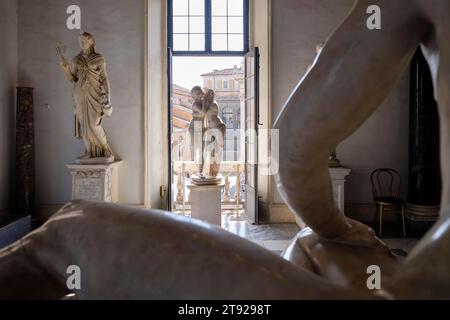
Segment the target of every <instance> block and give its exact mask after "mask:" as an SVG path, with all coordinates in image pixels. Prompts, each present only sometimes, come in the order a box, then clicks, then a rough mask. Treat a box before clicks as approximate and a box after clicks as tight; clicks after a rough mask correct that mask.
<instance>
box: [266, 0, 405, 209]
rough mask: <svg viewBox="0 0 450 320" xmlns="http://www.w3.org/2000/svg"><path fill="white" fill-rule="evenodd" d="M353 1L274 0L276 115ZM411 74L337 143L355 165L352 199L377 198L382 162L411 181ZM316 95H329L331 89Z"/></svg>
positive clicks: (344, 159)
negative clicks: (374, 181) (374, 179)
mask: <svg viewBox="0 0 450 320" xmlns="http://www.w3.org/2000/svg"><path fill="white" fill-rule="evenodd" d="M353 2H354V1H353V0H275V1H272V32H273V37H272V41H273V49H272V112H273V113H272V119H276V117H277V115H278V113H279V112H280V110H281V108H282V106H283V105H284V103H285V102H286V100H287V98H288V96H289V94H290V93H291V91H292V90H293V89H294V87H295V85H296V84H297V83H298V81H299V80H300V79H301V78H302V76H303V75H304V73H305V72H306V70H307V69H308V66H309V65H310V64H311V63H312V62H313V59H314V57H315V54H316V53H315V48H316V44H317V43H319V42H323V41H325V40H326V39H327V37H328V35H329V34H330V33H331V32H332V31H333V30H334V29H335V28H336V27H337V26H338V24H339V23H340V22H341V21H342V20H343V19H344V18H345V17H346V15H347V13H348V12H349V10H350V9H351V7H352V5H353ZM408 79H409V76H408V75H405V76H404V78H403V79H402V80H401V82H400V83H399V85H398V86H397V88H396V89H395V90H394V91H393V92H392V93H391V95H390V96H389V97H388V98H387V99H386V101H385V102H384V103H383V105H382V106H381V107H380V108H379V110H378V111H377V112H375V114H374V115H373V116H372V117H371V118H370V119H369V120H368V121H367V122H366V123H365V124H364V125H363V126H362V127H361V128H360V129H359V130H358V131H357V132H356V133H355V134H354V135H353V136H351V137H350V138H349V139H347V140H346V141H345V142H344V143H342V145H341V146H340V147H339V148H338V157H339V158H340V160H341V161H342V163H343V165H345V166H347V167H349V168H351V169H353V172H352V174H351V176H350V177H349V179H348V183H347V193H346V202H348V203H370V202H372V194H371V187H370V182H369V174H370V172H371V171H372V170H373V169H376V168H378V167H392V168H396V169H398V170H400V172H401V173H402V176H403V178H404V180H405V183H404V186H406V185H407V184H406V182H407V181H406V178H407V172H408V171H407V169H408V122H409V120H408V108H409V107H408V104H409V80H408ZM317 94H321V95H323V96H324V99H326V92H318V93H317ZM349 94H351V93H349ZM330 103H333V102H332V101H330ZM293 174H295V173H293ZM404 189H405V190H406V188H404ZM405 190H404V191H403V192H404V193H405ZM274 200H275V202H282V199H281V197H280V196H279V194H278V192H274Z"/></svg>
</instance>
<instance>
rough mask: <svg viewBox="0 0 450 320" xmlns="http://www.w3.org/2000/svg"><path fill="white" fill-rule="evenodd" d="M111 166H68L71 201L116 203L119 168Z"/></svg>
mask: <svg viewBox="0 0 450 320" xmlns="http://www.w3.org/2000/svg"><path fill="white" fill-rule="evenodd" d="M121 164H122V161H117V162H114V163H111V164H72V165H68V166H67V167H68V168H69V170H70V172H71V174H72V200H89V201H97V202H118V184H119V167H120V165H121Z"/></svg>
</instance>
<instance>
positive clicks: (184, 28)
mask: <svg viewBox="0 0 450 320" xmlns="http://www.w3.org/2000/svg"><path fill="white" fill-rule="evenodd" d="M248 5H249V4H248V1H247V0H171V1H169V7H168V30H169V33H168V43H169V48H168V61H169V68H168V83H169V150H170V154H169V165H168V167H169V181H170V182H171V183H170V187H169V188H168V189H169V190H168V191H169V197H168V201H169V208H170V209H171V211H173V212H174V213H177V214H180V215H185V216H189V215H190V205H191V203H190V202H191V198H190V192H189V189H188V188H187V184H188V182H189V180H190V177H191V175H192V174H194V173H196V169H197V168H196V164H195V162H194V155H193V152H192V143H191V137H190V134H189V125H190V123H191V121H192V119H193V116H192V104H193V98H192V95H191V89H192V88H193V87H195V86H199V87H201V88H208V89H212V90H214V91H215V94H216V95H215V97H216V101H217V105H218V107H219V117H220V118H221V120H222V121H223V122H224V124H225V126H226V134H225V137H224V141H223V142H224V146H223V156H222V164H221V167H220V174H221V175H222V176H223V177H224V184H225V187H224V189H223V192H222V214H223V215H228V216H231V217H233V218H234V219H245V218H247V220H249V222H251V223H258V213H257V198H258V197H257V194H258V192H257V154H258V150H257V136H258V134H257V127H258V108H257V106H258V90H257V88H258V85H257V82H258V77H257V73H258V72H257V70H258V69H259V67H258V61H257V60H258V59H257V56H258V54H257V50H249V45H248V44H249V39H248V28H249V27H248V26H249V24H248V16H249V15H248V11H249V7H248ZM255 57H256V58H255Z"/></svg>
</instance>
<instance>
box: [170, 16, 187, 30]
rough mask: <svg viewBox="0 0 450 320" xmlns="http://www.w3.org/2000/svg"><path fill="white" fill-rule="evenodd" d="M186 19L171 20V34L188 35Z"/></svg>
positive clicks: (175, 18) (176, 18)
mask: <svg viewBox="0 0 450 320" xmlns="http://www.w3.org/2000/svg"><path fill="white" fill-rule="evenodd" d="M188 31H189V29H188V18H184V17H174V18H173V33H188Z"/></svg>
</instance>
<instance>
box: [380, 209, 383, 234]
mask: <svg viewBox="0 0 450 320" xmlns="http://www.w3.org/2000/svg"><path fill="white" fill-rule="evenodd" d="M382 231H383V205H382V204H380V238H381V235H382Z"/></svg>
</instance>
